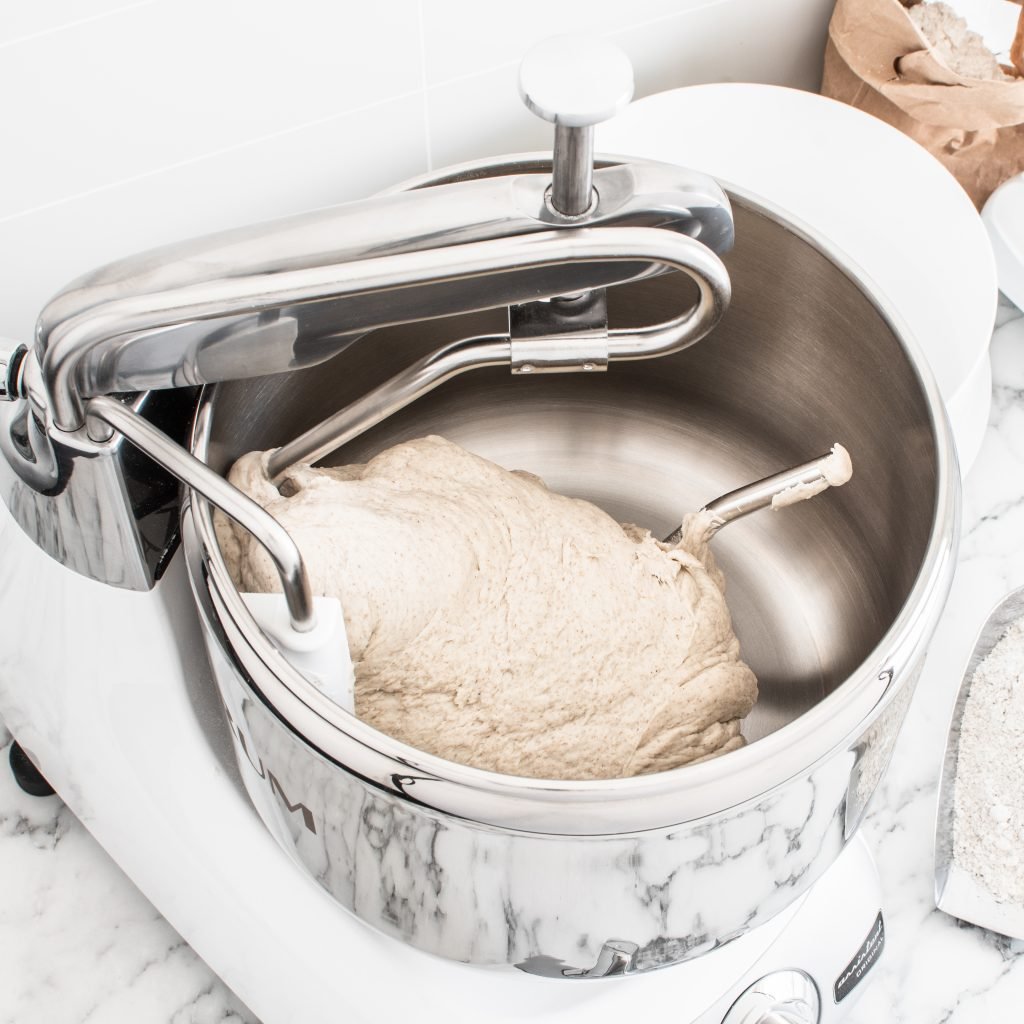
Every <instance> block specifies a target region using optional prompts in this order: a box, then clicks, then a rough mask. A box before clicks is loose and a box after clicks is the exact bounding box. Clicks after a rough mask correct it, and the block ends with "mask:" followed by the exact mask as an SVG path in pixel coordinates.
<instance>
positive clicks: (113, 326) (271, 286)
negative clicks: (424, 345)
mask: <svg viewBox="0 0 1024 1024" xmlns="http://www.w3.org/2000/svg"><path fill="white" fill-rule="evenodd" d="M632 88H633V85H632V71H631V69H630V67H629V62H628V60H627V59H626V58H625V55H623V54H621V53H617V52H616V51H615V48H614V47H611V48H610V44H609V43H607V41H604V40H601V39H589V40H587V39H571V38H566V37H559V38H558V39H556V40H554V41H549V43H545V44H543V46H541V47H540V48H539V49H538V50H537V51H536V52H534V53H532V54H531V55H529V56H528V58H527V60H526V61H524V64H523V68H522V73H521V79H520V91H521V93H522V96H523V99H524V100H525V101H526V103H527V105H528V106H529V107H530V109H531V110H533V111H534V112H535V113H537V114H539V115H540V116H542V117H544V118H546V119H548V120H550V121H553V122H554V124H555V148H554V155H553V159H551V160H539V159H538V158H537V157H535V156H527V157H521V158H518V159H516V158H514V159H513V160H512V162H511V163H509V162H503V163H492V164H491V165H490V167H489V168H488V167H486V166H476V167H463V168H454V169H451V170H450V172H449V174H448V175H446V176H444V177H443V178H441V179H440V180H436V181H432V182H429V183H427V182H422V181H421V182H418V183H417V182H412V183H408V184H407V185H406V186H405V187H404V188H399V189H397V190H392V191H390V192H388V193H386V194H382V195H379V196H376V197H374V198H372V199H368V200H365V201H362V202H355V203H349V204H346V205H343V206H338V207H334V208H331V209H327V210H319V211H314V212H312V213H308V214H303V215H300V216H297V217H291V218H288V219H285V220H281V221H276V222H272V223H269V224H263V225H257V226H254V227H246V228H241V229H238V230H234V231H228V232H224V233H221V234H217V235H212V236H209V237H206V238H201V239H196V240H192V241H188V242H183V243H180V244H178V245H174V246H169V247H167V248H164V249H159V250H154V251H152V252H149V253H144V254H142V255H140V256H135V257H132V258H129V259H127V260H122V261H120V262H118V263H113V264H110V265H109V266H107V267H105V268H103V269H100V270H98V271H96V272H94V273H92V274H90V275H87V276H85V277H83V278H81V279H79V280H78V281H76V282H74V283H72V284H71V285H69V286H68V287H67V288H65V289H64V291H62V292H61V293H60V294H58V295H57V296H56V297H55V298H54V299H53V300H51V302H50V303H49V304H48V305H47V306H46V308H45V309H44V310H43V312H42V314H41V316H40V319H39V323H38V325H37V331H36V342H35V346H34V350H33V351H32V352H28V353H26V351H25V350H24V349H22V348H20V347H19V348H15V349H13V350H12V351H11V352H10V353H9V354H8V355H7V356H3V353H0V357H2V358H0V400H3V399H6V400H8V401H11V402H14V403H16V404H15V406H14V407H13V408H12V409H10V410H8V411H7V412H4V413H3V414H2V415H0V454H2V456H3V458H0V496H2V497H3V498H4V500H5V502H6V503H7V504H8V506H9V507H10V508H12V509H14V510H15V514H16V518H17V519H18V521H19V522H20V523H21V525H22V526H23V528H24V529H25V530H26V531H27V532H28V533H29V535H30V536H32V537H33V539H34V540H35V541H36V542H37V543H38V544H39V545H40V546H41V547H43V548H44V549H45V550H47V551H49V552H50V553H51V554H53V555H54V556H55V557H57V558H59V559H60V560H61V561H63V562H64V563H65V564H67V565H69V566H70V567H71V568H73V569H75V570H76V571H79V572H83V573H85V574H86V575H89V576H91V577H92V578H94V579H99V580H103V581H105V582H108V583H112V584H114V585H117V586H122V587H127V588H132V589H145V588H148V587H150V586H152V585H153V583H154V582H155V580H157V579H158V578H159V576H160V574H161V573H162V572H163V570H164V568H165V567H166V565H167V564H168V559H169V556H170V553H171V552H173V547H174V543H175V536H176V532H175V525H176V513H177V511H178V505H177V503H178V494H177V486H176V484H174V483H173V482H172V481H171V480H170V479H169V478H168V477H166V475H165V474H163V473H157V474H154V473H153V467H152V466H148V465H146V464H145V460H142V463H141V464H140V461H139V457H138V455H137V453H136V452H135V451H134V446H135V445H138V446H139V447H140V448H142V450H143V451H148V448H147V443H148V442H147V437H148V435H146V434H145V432H144V428H143V433H139V432H138V430H136V426H137V425H133V424H134V418H130V419H125V418H123V417H122V419H123V423H124V424H126V425H127V429H125V430H123V431H121V429H120V428H118V431H116V432H115V434H114V436H111V435H110V432H109V431H108V430H107V429H106V426H105V425H104V424H110V423H111V418H110V417H111V416H117V415H118V414H117V410H116V409H114V407H113V406H112V405H109V404H108V403H100V405H99V406H95V407H93V408H94V410H95V409H100V410H102V409H104V408H105V409H106V410H107V413H108V415H105V416H100V415H98V414H96V415H93V416H92V417H89V416H88V415H87V409H88V407H89V403H90V401H91V400H93V399H95V398H102V397H104V396H109V395H113V394H125V393H127V394H128V395H129V396H131V397H129V398H128V402H129V403H131V407H132V409H133V410H134V412H135V413H138V414H140V415H141V416H143V417H144V418H145V419H148V420H149V421H150V422H151V423H152V424H154V425H156V426H159V427H161V429H163V430H164V432H165V433H166V434H167V435H169V436H170V438H171V439H173V441H175V442H177V443H179V444H180V443H181V442H182V440H183V436H184V433H185V432H186V430H187V417H188V414H189V404H190V402H191V401H192V398H193V396H192V395H191V393H189V392H188V391H187V390H183V391H182V392H181V393H180V394H176V393H175V392H174V390H173V389H187V388H189V387H190V386H195V385H203V384H210V383H215V382H218V381H227V380H237V379H242V378H249V377H259V376H264V375H269V374H275V373H280V372H284V371H290V370H297V369H300V368H303V367H309V366H314V365H316V364H318V363H321V362H324V361H325V360H327V359H329V358H331V357H332V356H334V355H336V354H337V353H339V352H340V351H342V350H343V349H344V348H345V347H346V346H347V345H349V344H350V343H351V342H352V341H354V340H355V339H356V338H359V337H360V336H362V335H365V334H367V333H369V332H372V331H375V330H377V329H379V328H384V327H388V326H392V325H398V324H405V323H411V322H415V321H419V320H427V319H434V318H443V317H450V316H455V315H458V314H463V313H473V312H478V311H484V310H493V309H501V308H502V307H508V310H509V327H508V334H507V335H498V336H496V337H489V338H485V339H466V338H463V339H461V340H459V339H458V338H457V336H456V338H454V339H453V343H452V344H449V345H447V346H445V347H444V348H442V349H440V350H439V351H438V352H435V353H434V355H433V356H431V357H429V358H428V360H426V361H425V362H421V363H418V364H415V365H414V366H413V367H411V368H410V369H409V370H407V371H405V372H404V373H403V374H400V375H399V376H398V377H396V378H393V380H392V381H391V382H389V383H388V385H385V386H384V388H383V389H377V391H375V392H372V393H371V394H370V395H367V396H366V397H365V399H364V400H363V401H362V402H356V403H354V404H352V405H350V406H349V408H348V409H344V410H341V412H340V413H339V414H338V416H335V417H332V418H331V419H329V420H328V421H327V422H326V423H324V424H321V426H320V427H318V428H315V430H314V431H311V432H310V433H309V434H307V435H304V436H303V437H301V438H298V439H295V440H294V441H292V442H291V443H290V444H289V445H286V446H285V448H283V449H281V450H280V452H279V453H278V454H277V456H276V457H275V464H274V467H273V469H272V472H273V473H274V475H277V474H279V473H280V472H282V471H283V470H284V469H286V468H287V465H288V464H290V462H289V460H290V461H295V460H297V459H306V458H310V457H312V456H313V455H314V454H315V453H317V452H320V453H322V452H324V451H327V450H330V449H331V448H333V447H335V446H337V444H339V443H341V442H342V441H343V440H344V438H345V437H346V436H353V432H359V431H361V430H364V429H366V427H367V426H368V425H369V424H370V423H371V422H376V421H378V420H379V419H380V418H382V417H383V416H386V415H387V414H388V412H387V410H388V409H389V408H390V409H392V410H393V409H394V408H400V407H401V405H403V404H406V403H407V402H409V401H412V400H413V399H415V398H416V397H417V395H419V394H422V393H423V392H424V391H425V390H428V389H429V388H431V387H434V386H436V385H437V384H439V383H441V382H442V381H443V380H444V379H446V377H447V376H450V375H451V374H452V373H456V372H462V371H463V370H466V369H471V368H473V367H474V366H481V365H493V363H494V362H496V361H500V362H505V361H507V362H508V365H509V367H510V370H511V372H512V373H515V374H529V373H545V372H570V371H580V372H587V371H591V370H601V369H604V368H605V367H606V366H607V363H608V361H609V360H614V359H644V358H648V357H651V356H657V355H664V354H668V353H670V352H676V351H679V350H680V349H682V348H685V347H686V346H687V345H689V344H692V343H693V342H694V341H697V340H698V339H699V338H701V337H703V336H704V335H705V334H707V333H708V332H709V331H710V330H711V329H712V328H713V327H714V326H715V324H716V323H717V322H718V320H719V319H720V318H721V316H722V315H723V313H724V312H725V309H726V307H727V305H728V302H729V298H730V287H729V277H728V273H727V272H726V269H725V266H724V265H723V263H722V261H721V260H720V259H719V257H718V255H717V254H718V253H720V252H724V251H725V250H727V249H729V248H730V247H731V245H732V241H733V220H732V211H731V209H730V205H729V201H728V199H727V198H726V195H725V193H724V192H723V190H722V189H721V188H720V187H719V186H718V184H717V183H716V182H714V181H713V180H712V179H711V178H709V177H707V176H705V175H701V174H697V173H695V172H692V171H688V170H685V169H682V168H678V167H675V166H671V165H666V164H659V163H654V162H650V161H644V160H621V161H619V160H616V161H605V162H604V164H603V165H601V166H598V168H597V169H596V170H595V169H594V168H593V162H592V156H591V155H592V152H593V128H594V125H595V124H597V123H598V122H599V121H601V120H603V119H605V118H606V117H609V116H611V115H612V114H613V113H614V112H615V111H616V110H618V109H619V108H620V107H621V106H623V105H624V104H625V103H626V102H628V100H629V98H630V96H631V94H632ZM673 271H675V272H681V276H683V277H686V278H688V279H689V280H690V281H692V282H693V283H694V284H696V286H697V299H696V303H695V304H694V302H693V300H692V298H691V297H690V296H691V295H692V291H691V290H685V291H684V292H683V294H682V296H681V299H680V310H679V311H678V312H676V313H675V314H674V315H672V316H671V317H670V318H669V319H668V320H666V321H665V322H663V323H659V324H655V325H638V326H633V327H625V328H623V327H617V328H616V329H612V330H609V329H608V323H607V313H606V307H605V295H604V289H606V288H608V287H610V286H612V285H617V284H620V283H626V282H633V281H639V280H643V279H645V278H648V277H652V276H655V275H658V274H663V273H666V272H673ZM683 283H684V284H686V283H687V282H685V281H684V282H683ZM457 330H458V328H453V334H454V333H455V332H456V331H457ZM111 410H113V411H111ZM339 417H340V419H339ZM375 417H376V419H375ZM100 420H102V421H103V423H99V421H100ZM133 431H134V434H133ZM125 439H127V440H129V441H130V442H131V443H130V444H128V445H125V444H124V443H123V442H124V441H125ZM149 440H152V438H149ZM164 440H167V439H166V438H165V439H164ZM168 443H170V442H168ZM165 448H166V446H165V445H164V442H163V441H159V439H158V442H157V445H156V448H155V449H154V450H153V451H152V452H150V454H151V455H153V457H154V458H155V460H156V461H157V462H158V463H160V464H161V465H163V466H164V467H165V468H168V469H170V471H171V472H172V473H174V474H176V475H177V476H179V477H181V476H182V474H181V473H180V472H178V470H177V469H175V467H174V466H170V465H169V463H168V459H167V458H163V459H161V458H160V457H159V455H160V452H164V454H166V452H165V451H164V449H165ZM179 461H180V460H179ZM179 468H180V466H179ZM186 468H189V469H190V471H191V470H194V468H195V467H190V466H189V465H188V464H186ZM193 477H194V478H195V479H200V478H199V477H195V474H194V473H193ZM186 479H188V478H187V477H186ZM189 482H191V481H189ZM200 482H201V483H202V482H203V481H202V480H201V479H200ZM207 482H208V481H207ZM193 486H196V487H197V489H199V490H202V488H201V487H199V486H198V484H193ZM204 486H205V483H204ZM209 490H210V488H209V487H207V491H209ZM57 523H61V524H67V525H66V526H62V527H61V528H60V529H56V528H55V526H54V524H57ZM263 539H265V538H262V537H261V540H263ZM285 575H286V576H287V573H285ZM286 589H287V587H286ZM293 603H294V602H293ZM298 603H299V604H301V601H300V602H298ZM295 611H300V609H297V608H293V612H295ZM298 618H299V620H300V621H301V618H302V616H301V614H299V616H298Z"/></svg>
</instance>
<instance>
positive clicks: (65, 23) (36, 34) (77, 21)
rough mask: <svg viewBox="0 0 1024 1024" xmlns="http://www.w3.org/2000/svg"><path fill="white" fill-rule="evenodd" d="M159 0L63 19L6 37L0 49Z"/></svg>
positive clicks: (138, 1) (139, 0)
mask: <svg viewBox="0 0 1024 1024" xmlns="http://www.w3.org/2000/svg"><path fill="white" fill-rule="evenodd" d="M158 2H159V0H136V2H135V3H128V4H122V5H121V6H120V7H112V8H111V9H110V10H109V11H100V12H99V13H98V14H92V15H90V16H89V17H87V18H75V19H74V20H73V21H62V22H61V23H60V24H59V25H51V26H50V27H49V28H41V29H38V30H37V31H35V32H29V33H27V34H26V35H23V36H15V37H14V38H13V39H5V40H3V42H0V50H3V49H5V48H6V47H8V46H17V45H18V44H20V43H27V42H29V41H30V40H33V39H40V38H42V37H43V36H50V35H53V34H54V33H55V32H63V31H64V30H65V29H69V28H78V27H79V26H80V25H88V24H89V23H90V22H93V21H100V20H101V19H103V18H110V17H113V16H114V15H116V14H124V13H126V12H127V11H134V10H136V9H137V8H139V7H151V6H152V5H153V4H155V3H158Z"/></svg>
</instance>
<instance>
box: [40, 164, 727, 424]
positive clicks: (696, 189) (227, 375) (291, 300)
mask: <svg viewBox="0 0 1024 1024" xmlns="http://www.w3.org/2000/svg"><path fill="white" fill-rule="evenodd" d="M596 177H597V179H598V180H599V183H600V190H601V200H600V202H599V203H598V204H597V205H596V207H595V208H594V210H593V211H591V212H590V213H589V214H588V215H587V216H586V217H585V218H583V219H576V220H573V221H571V222H570V223H568V224H567V223H566V221H565V219H564V218H562V217H560V216H559V215H557V214H555V213H553V212H552V211H550V210H549V209H548V208H547V206H546V204H545V199H544V192H545V188H546V185H547V175H546V174H540V173H525V174H510V175H507V176H505V177H502V178H487V179H480V180H475V181H468V182H460V183H458V184H457V185H452V186H449V185H439V186H438V187H436V188H431V189H430V190H429V191H427V190H423V189H417V190H413V191H410V192H405V193H398V194H391V195H386V196H378V197H375V198H373V199H370V200H365V201H362V202H357V203H349V204H346V205H344V206H340V207H335V208H333V209H328V210H324V211H318V212H316V213H312V214H304V215H301V216H298V217H291V218H287V219H285V220H282V221H276V222H272V223H270V224H265V225H256V226H253V227H247V228H242V229H238V230H235V231H230V232H224V233H222V234H219V235H213V236H210V237H209V238H206V239H196V240H193V241H190V242H185V243H181V244H179V245H175V246H169V247H167V248H165V249H161V250H156V251H154V252H151V253H145V254H142V255H141V256H137V257H133V258H131V259H128V260H123V261H121V262H119V263H115V264H111V265H110V266H109V267H106V268H103V269H102V270H99V271H96V272H95V273H93V274H90V275H88V276H86V277H85V278H82V279H80V280H79V281H76V282H73V283H72V284H71V285H69V286H68V288H66V289H65V290H64V291H63V292H62V293H60V294H59V295H58V296H57V297H56V298H55V299H53V300H52V301H51V302H50V304H49V305H48V306H47V308H46V309H45V310H44V311H43V314H42V316H41V318H40V329H39V343H38V349H37V354H38V356H39V359H40V363H41V365H42V367H43V373H44V378H45V381H46V388H47V392H48V394H49V398H50V404H51V406H52V412H53V418H54V422H55V424H56V425H57V426H58V427H59V428H60V429H63V430H75V429H78V428H79V427H80V426H81V423H82V409H81V401H80V396H81V397H85V398H88V397H91V396H93V395H97V394H109V393H111V392H116V391H133V390H138V389H140V388H143V387H145V388H165V387H174V386H180V385H182V384H197V383H208V382H211V381H215V380H224V379H231V378H234V377H241V376H252V375H253V374H254V373H262V374H266V373H272V372H280V371H284V370H288V369H294V368H297V367H303V366H312V365H315V364H318V363H320V362H323V361H324V360H326V359H328V358H330V357H331V356H332V355H335V354H336V353H337V352H339V351H341V350H342V349H344V348H345V347H346V346H347V345H349V344H350V343H351V342H352V341H353V340H354V339H355V338H356V337H358V336H360V335H362V334H365V333H366V332H368V331H371V330H374V329H375V328H377V327H381V326H385V325H389V324H396V323H403V322H407V321H412V320H418V319H422V318H429V317H439V316H446V315H450V314H452V313H456V312H463V311H467V310H472V309H488V308H494V307H499V306H504V305H508V304H510V303H515V302H523V301H528V300H531V299H536V298H541V297H544V296H552V295H559V294H570V293H575V292H579V291H585V290H588V289H591V288H600V287H605V286H607V285H611V284H615V283H616V282H620V281H628V280H634V279H637V278H642V277H644V276H647V275H649V274H651V273H656V272H659V270H660V268H657V267H653V266H652V265H651V263H650V261H648V260H647V259H645V258H644V256H645V255H646V254H641V255H640V256H638V257H637V258H636V259H635V260H634V261H633V262H629V261H628V252H627V253H624V254H620V255H618V256H616V255H615V254H614V253H613V251H612V249H613V248H614V247H610V248H606V250H605V255H603V256H597V255H596V254H592V255H593V258H594V259H598V260H600V261H601V264H602V265H594V264H593V263H592V262H591V261H590V260H591V256H589V255H587V253H586V242H585V241H579V240H578V233H579V229H580V228H581V227H586V228H588V229H589V228H595V229H597V228H602V229H603V228H607V227H613V226H614V227H615V228H616V229H617V230H622V229H624V228H631V227H636V228H638V229H639V228H640V227H646V228H651V227H654V228H660V229H662V230H664V231H668V232H671V233H673V234H677V235H679V236H681V237H685V236H693V237H699V238H700V240H701V242H702V243H703V244H704V245H705V246H708V247H709V248H711V249H714V250H716V251H724V250H725V249H727V248H728V247H729V245H730V244H731V242H732V220H731V215H730V211H729V204H728V200H727V199H726V198H725V195H724V193H723V192H722V191H721V189H720V188H719V187H718V186H717V185H716V184H715V182H713V181H712V180H711V179H710V178H707V177H706V176H704V175H699V174H695V173H694V172H691V171H683V170H681V169H679V168H676V167H670V166H668V165H661V164H655V163H645V162H635V163H629V164H621V165H616V166H612V167H607V168H605V169H603V170H601V171H599V172H598V173H597V176H596ZM410 225H416V230H415V232H414V233H413V234H412V235H411V236H410ZM552 233H554V234H555V235H562V234H566V235H574V236H577V241H570V240H569V239H566V240H565V243H564V244H565V248H564V249H559V246H558V244H556V245H549V241H550V239H551V237H552ZM541 236H542V237H541ZM531 238H535V239H536V241H531ZM559 244H561V243H559ZM556 249H559V251H556ZM584 261H585V262H584ZM662 262H663V263H668V264H671V263H672V261H671V260H667V261H662ZM474 274H478V275H479V276H478V277H477V278H476V279H475V280H474V279H473V275H474ZM444 282H448V283H447V284H445V283H444ZM382 293H383V294H382ZM279 318H285V320H286V325H285V326H286V328H287V329H281V328H280V327H279V326H278V325H277V323H276V321H277V320H278V319H279ZM447 340H451V339H447ZM254 345H255V346H257V347H258V349H259V358H258V360H256V361H255V362H254V361H253V359H252V352H251V349H252V347H253V346H254ZM212 347H216V356H215V357H214V356H213V355H212V354H211V353H210V352H209V351H208V350H209V349H210V348H212Z"/></svg>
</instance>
